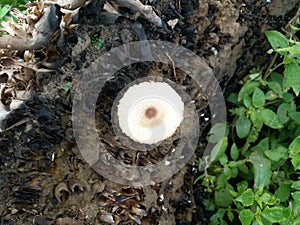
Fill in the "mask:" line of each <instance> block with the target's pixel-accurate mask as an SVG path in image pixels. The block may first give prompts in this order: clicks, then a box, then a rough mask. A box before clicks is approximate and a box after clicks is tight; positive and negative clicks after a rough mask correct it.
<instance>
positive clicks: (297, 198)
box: [292, 191, 300, 202]
mask: <svg viewBox="0 0 300 225" xmlns="http://www.w3.org/2000/svg"><path fill="white" fill-rule="evenodd" d="M292 196H293V199H294V200H295V201H296V202H300V191H295V192H293V193H292Z"/></svg>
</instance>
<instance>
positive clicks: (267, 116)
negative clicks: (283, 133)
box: [261, 109, 283, 129]
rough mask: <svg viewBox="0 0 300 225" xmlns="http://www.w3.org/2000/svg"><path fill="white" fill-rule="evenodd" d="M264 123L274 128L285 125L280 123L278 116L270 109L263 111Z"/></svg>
mask: <svg viewBox="0 0 300 225" xmlns="http://www.w3.org/2000/svg"><path fill="white" fill-rule="evenodd" d="M261 116H262V119H263V121H264V124H265V125H266V126H268V127H271V128H273V129H280V128H282V127H283V125H282V123H280V121H279V119H278V116H277V115H276V114H275V113H274V112H273V111H272V110H270V109H263V110H262V113H261Z"/></svg>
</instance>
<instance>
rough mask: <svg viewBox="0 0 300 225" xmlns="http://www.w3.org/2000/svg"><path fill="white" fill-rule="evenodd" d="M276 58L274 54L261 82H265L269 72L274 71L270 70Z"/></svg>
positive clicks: (276, 55)
mask: <svg viewBox="0 0 300 225" xmlns="http://www.w3.org/2000/svg"><path fill="white" fill-rule="evenodd" d="M277 57H278V53H276V54H275V55H274V57H273V59H272V62H271V63H270V65H269V66H268V68H267V70H266V72H265V74H264V76H263V80H266V79H267V78H268V76H269V75H270V74H271V72H273V71H274V68H273V69H271V68H272V67H273V65H274V63H275V61H276V59H277ZM275 68H278V65H277V66H276V67H275Z"/></svg>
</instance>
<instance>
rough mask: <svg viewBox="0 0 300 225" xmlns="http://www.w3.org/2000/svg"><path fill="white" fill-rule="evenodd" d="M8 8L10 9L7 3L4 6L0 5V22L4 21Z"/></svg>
mask: <svg viewBox="0 0 300 225" xmlns="http://www.w3.org/2000/svg"><path fill="white" fill-rule="evenodd" d="M9 10H10V9H9V7H8V6H7V5H5V6H1V5H0V22H1V21H6V18H5V17H6V16H7V15H8V13H9Z"/></svg>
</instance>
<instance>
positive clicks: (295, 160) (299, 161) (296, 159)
mask: <svg viewBox="0 0 300 225" xmlns="http://www.w3.org/2000/svg"><path fill="white" fill-rule="evenodd" d="M290 157H291V158H292V164H293V167H294V169H295V170H300V155H299V154H296V155H291V156H290Z"/></svg>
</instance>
